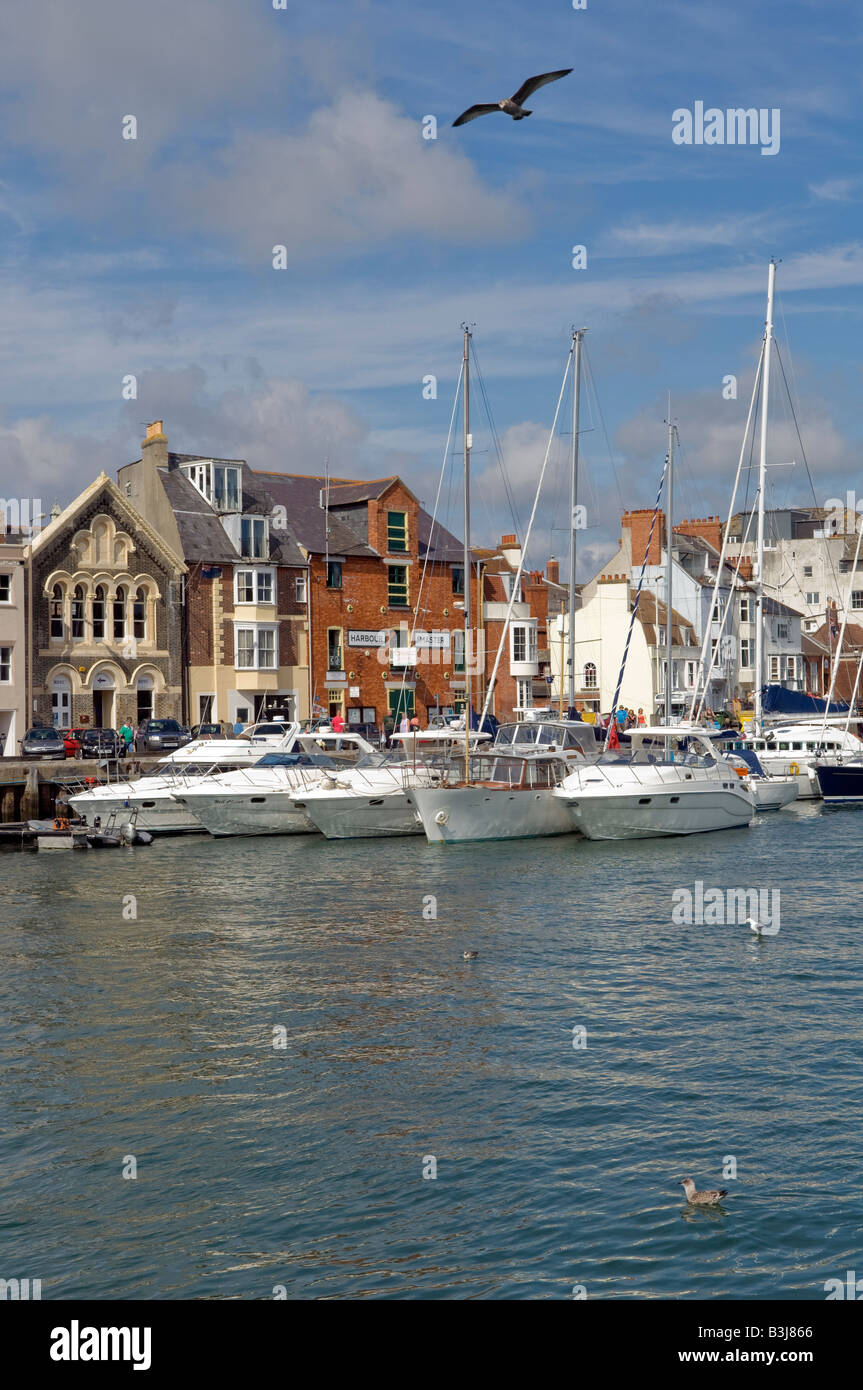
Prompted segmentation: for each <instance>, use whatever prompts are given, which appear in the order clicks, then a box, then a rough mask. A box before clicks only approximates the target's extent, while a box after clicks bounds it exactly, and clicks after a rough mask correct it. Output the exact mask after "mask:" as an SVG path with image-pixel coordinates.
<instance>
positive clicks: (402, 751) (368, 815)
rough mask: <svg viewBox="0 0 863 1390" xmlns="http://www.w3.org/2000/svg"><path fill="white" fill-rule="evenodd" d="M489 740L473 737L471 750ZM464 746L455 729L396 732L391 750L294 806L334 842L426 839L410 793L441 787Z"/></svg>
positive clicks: (303, 795)
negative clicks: (402, 837) (395, 837)
mask: <svg viewBox="0 0 863 1390" xmlns="http://www.w3.org/2000/svg"><path fill="white" fill-rule="evenodd" d="M485 741H488V742H490V741H491V735H490V734H487V733H482V734H479V733H471V735H470V747H471V748H476V747H478V746H479V745H481V744H482V743H483V742H485ZM464 742H465V736H464V733H463V732H461V733H460V732H459V731H458V730H456V729H452V728H436V729H421V730H415V731H412V732H410V733H403V734H402V733H399V734H393V749H392V751H391V752H389V753H375V754H371V755H370V756H368V757H366V758H362V759H361V760H360V761H359V762H358V763H357V765H356V767H354V768H350V769H348V770H347V771H346V772H344V773H341V774H339V775H336V776H335V777H324V778H323V779H322V780H320V781H319V782H318V784H317V786H314V787H309V788H303V789H301V790H298V791H297V792H295V793H294V795H293V801H294V805H295V806H296V807H297V809H298V810H301V811H302V812H303V814H304V815H306V816H307V817H308V818H309V820H310V821H311V822H312V824H313V825H314V826H315V827H316V828H317V829H318V830H320V832H321V834H322V835H325V836H326V837H327V839H328V840H354V839H379V838H384V837H387V836H391V835H421V834H422V833H423V827H422V823H421V821H420V819H419V817H418V815H417V812H416V809H415V808H414V806H413V805H412V804H410V803H409V802H408V798H407V792H408V791H409V790H411V789H412V788H415V787H427V786H438V785H440V782H441V778H442V775H443V769H444V768H445V767H446V766H447V765H448V763H449V761H450V759H451V758H452V757H454V756H456V755H457V754H456V750H457V749H458V748H459V746H460V745H463V744H464Z"/></svg>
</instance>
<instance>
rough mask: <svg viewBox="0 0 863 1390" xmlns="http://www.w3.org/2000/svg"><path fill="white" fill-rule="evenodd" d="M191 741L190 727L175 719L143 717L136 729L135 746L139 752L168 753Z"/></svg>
mask: <svg viewBox="0 0 863 1390" xmlns="http://www.w3.org/2000/svg"><path fill="white" fill-rule="evenodd" d="M191 741H192V731H191V729H186V728H184V726H183V725H182V724H180V723H179V722H178V720H176V719H145V720H144V722H143V723H142V724H141V726H140V728H139V729H138V735H137V738H136V739H135V747H136V748H137V750H138V752H139V753H170V752H172V751H173V750H174V749H176V748H182V747H183V745H184V744H186V743H191Z"/></svg>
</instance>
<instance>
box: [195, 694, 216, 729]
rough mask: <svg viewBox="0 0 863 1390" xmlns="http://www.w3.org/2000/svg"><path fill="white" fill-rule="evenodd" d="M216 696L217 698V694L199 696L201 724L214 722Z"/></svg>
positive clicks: (199, 719)
mask: <svg viewBox="0 0 863 1390" xmlns="http://www.w3.org/2000/svg"><path fill="white" fill-rule="evenodd" d="M215 698H216V697H215V695H199V696H198V723H199V724H212V723H213V703H214V701H215Z"/></svg>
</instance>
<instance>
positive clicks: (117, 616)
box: [111, 584, 126, 642]
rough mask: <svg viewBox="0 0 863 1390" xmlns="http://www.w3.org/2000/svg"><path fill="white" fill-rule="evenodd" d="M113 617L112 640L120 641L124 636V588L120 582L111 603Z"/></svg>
mask: <svg viewBox="0 0 863 1390" xmlns="http://www.w3.org/2000/svg"><path fill="white" fill-rule="evenodd" d="M111 606H112V609H113V617H114V641H115V642H122V640H123V638H124V637H125V636H126V590H125V589H124V588H123V585H122V584H120V585H118V587H117V592H116V594H115V595H114V602H113V604H112V605H111Z"/></svg>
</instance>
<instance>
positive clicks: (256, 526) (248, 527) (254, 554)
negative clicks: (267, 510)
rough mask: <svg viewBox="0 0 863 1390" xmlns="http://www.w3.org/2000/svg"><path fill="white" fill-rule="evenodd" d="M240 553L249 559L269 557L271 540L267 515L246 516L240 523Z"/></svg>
mask: <svg viewBox="0 0 863 1390" xmlns="http://www.w3.org/2000/svg"><path fill="white" fill-rule="evenodd" d="M240 553H241V554H242V555H243V556H245V558H246V559H247V560H266V559H268V558H269V553H270V542H269V535H268V531H267V518H266V517H265V516H244V517H243V520H242V523H241V525H240Z"/></svg>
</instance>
